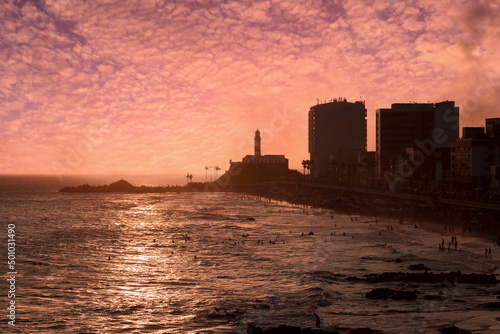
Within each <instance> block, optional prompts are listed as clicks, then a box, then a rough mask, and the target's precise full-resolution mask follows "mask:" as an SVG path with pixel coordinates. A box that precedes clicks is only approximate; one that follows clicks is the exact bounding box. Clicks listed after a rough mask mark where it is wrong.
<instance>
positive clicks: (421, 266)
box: [408, 263, 430, 270]
mask: <svg viewBox="0 0 500 334" xmlns="http://www.w3.org/2000/svg"><path fill="white" fill-rule="evenodd" d="M408 269H409V270H430V268H429V267H427V266H426V265H425V264H423V263H419V264H410V265H409V266H408Z"/></svg>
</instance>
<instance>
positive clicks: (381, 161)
mask: <svg viewBox="0 0 500 334" xmlns="http://www.w3.org/2000/svg"><path fill="white" fill-rule="evenodd" d="M458 115H459V108H458V107H455V102H453V101H445V102H440V103H435V104H434V103H395V104H392V106H391V108H390V109H377V113H376V124H377V127H376V151H377V164H378V176H379V177H384V175H385V174H386V173H387V172H392V173H394V172H395V171H396V169H397V168H398V164H400V162H401V159H403V160H404V159H405V156H406V152H407V149H409V148H413V149H415V150H417V151H418V152H417V153H418V154H417V156H418V158H419V159H420V160H419V161H421V162H418V163H422V164H423V163H424V161H425V162H426V163H427V166H428V165H429V163H430V162H432V160H433V159H434V153H435V152H439V153H440V155H441V156H443V157H448V156H449V148H450V145H451V143H452V142H454V141H455V140H457V139H458V137H459V124H458V119H459V116H458ZM448 160H449V158H448ZM445 164H446V163H445ZM448 164H449V163H448ZM441 165H442V164H441V163H440V164H439V166H441ZM417 167H418V166H417ZM439 168H441V167H439ZM432 173H434V174H435V175H441V171H439V172H438V171H434V172H432ZM405 175H406V174H405Z"/></svg>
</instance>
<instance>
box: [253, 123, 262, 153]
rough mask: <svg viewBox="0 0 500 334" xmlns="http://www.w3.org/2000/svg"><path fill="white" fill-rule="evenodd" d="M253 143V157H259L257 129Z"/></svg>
mask: <svg viewBox="0 0 500 334" xmlns="http://www.w3.org/2000/svg"><path fill="white" fill-rule="evenodd" d="M254 142H255V152H254V156H255V157H260V155H261V154H260V131H259V129H257V131H255V138H254Z"/></svg>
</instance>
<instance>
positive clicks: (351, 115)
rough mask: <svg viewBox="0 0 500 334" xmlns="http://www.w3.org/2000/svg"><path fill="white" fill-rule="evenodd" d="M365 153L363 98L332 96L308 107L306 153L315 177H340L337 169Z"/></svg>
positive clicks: (354, 161)
mask: <svg viewBox="0 0 500 334" xmlns="http://www.w3.org/2000/svg"><path fill="white" fill-rule="evenodd" d="M359 152H366V108H365V104H364V101H357V102H347V100H346V99H343V98H340V99H334V100H332V101H330V102H328V103H323V104H317V105H315V106H312V107H311V108H310V110H309V154H310V160H311V165H310V169H311V176H312V177H313V178H315V179H323V180H326V179H330V180H332V179H334V178H337V177H340V176H339V175H338V174H339V173H338V169H339V168H344V169H347V168H348V167H347V166H350V165H354V164H356V162H357V157H358V153H359Z"/></svg>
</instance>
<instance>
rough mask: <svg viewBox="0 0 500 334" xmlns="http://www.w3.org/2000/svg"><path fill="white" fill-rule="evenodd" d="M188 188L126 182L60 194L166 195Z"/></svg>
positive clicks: (86, 186)
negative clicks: (137, 184) (166, 193)
mask: <svg viewBox="0 0 500 334" xmlns="http://www.w3.org/2000/svg"><path fill="white" fill-rule="evenodd" d="M185 190H187V188H186V187H147V186H140V187H136V186H134V185H132V184H130V183H129V182H127V181H125V180H120V181H117V182H113V183H111V184H109V185H104V186H91V185H88V184H84V185H81V186H78V187H64V188H62V189H61V190H59V192H63V193H164V192H170V191H185Z"/></svg>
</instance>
